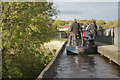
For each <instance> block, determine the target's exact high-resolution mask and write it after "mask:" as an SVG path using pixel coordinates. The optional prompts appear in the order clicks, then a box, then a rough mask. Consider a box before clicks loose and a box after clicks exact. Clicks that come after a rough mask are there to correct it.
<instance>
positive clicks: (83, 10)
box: [53, 0, 119, 21]
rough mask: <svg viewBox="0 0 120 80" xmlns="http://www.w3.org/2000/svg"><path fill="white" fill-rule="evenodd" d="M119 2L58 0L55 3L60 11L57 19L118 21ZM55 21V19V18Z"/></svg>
mask: <svg viewBox="0 0 120 80" xmlns="http://www.w3.org/2000/svg"><path fill="white" fill-rule="evenodd" d="M118 1H119V0H104V1H103V0H101V1H99V2H98V0H91V2H90V0H89V1H88V0H74V1H73V0H61V1H59V0H57V1H55V0H54V1H53V2H54V5H55V6H56V8H57V9H58V10H59V11H60V13H59V14H58V15H57V19H62V20H74V19H75V18H76V19H79V20H87V19H96V20H100V19H102V20H105V21H114V20H116V19H118ZM54 19H55V18H54Z"/></svg>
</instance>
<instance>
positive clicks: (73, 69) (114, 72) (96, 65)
mask: <svg viewBox="0 0 120 80" xmlns="http://www.w3.org/2000/svg"><path fill="white" fill-rule="evenodd" d="M57 69H58V70H57V74H56V75H55V77H56V78H117V77H119V76H120V74H119V68H116V67H115V66H114V67H113V65H112V64H110V63H107V62H106V60H105V59H103V58H102V57H101V56H99V55H72V56H71V55H66V51H64V53H63V55H61V57H60V61H59V65H58V67H57Z"/></svg>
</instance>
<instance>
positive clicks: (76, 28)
mask: <svg viewBox="0 0 120 80" xmlns="http://www.w3.org/2000/svg"><path fill="white" fill-rule="evenodd" d="M80 30H81V27H80V24H79V23H78V22H77V19H74V22H73V23H72V24H71V26H70V32H72V34H74V36H73V37H72V43H73V45H74V46H78V40H77V37H79V36H80Z"/></svg>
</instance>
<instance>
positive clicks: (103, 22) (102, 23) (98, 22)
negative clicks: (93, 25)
mask: <svg viewBox="0 0 120 80" xmlns="http://www.w3.org/2000/svg"><path fill="white" fill-rule="evenodd" d="M97 24H98V25H99V26H103V25H105V24H106V22H105V21H104V20H99V21H97Z"/></svg>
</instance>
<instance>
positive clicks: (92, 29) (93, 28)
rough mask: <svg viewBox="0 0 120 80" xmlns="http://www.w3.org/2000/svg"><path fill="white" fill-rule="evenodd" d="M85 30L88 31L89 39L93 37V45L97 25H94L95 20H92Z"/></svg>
mask: <svg viewBox="0 0 120 80" xmlns="http://www.w3.org/2000/svg"><path fill="white" fill-rule="evenodd" d="M87 30H88V31H89V33H90V37H91V39H93V45H94V44H95V42H94V40H95V37H96V36H97V25H96V22H95V21H93V23H92V24H90V25H89V26H88V28H87Z"/></svg>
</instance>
